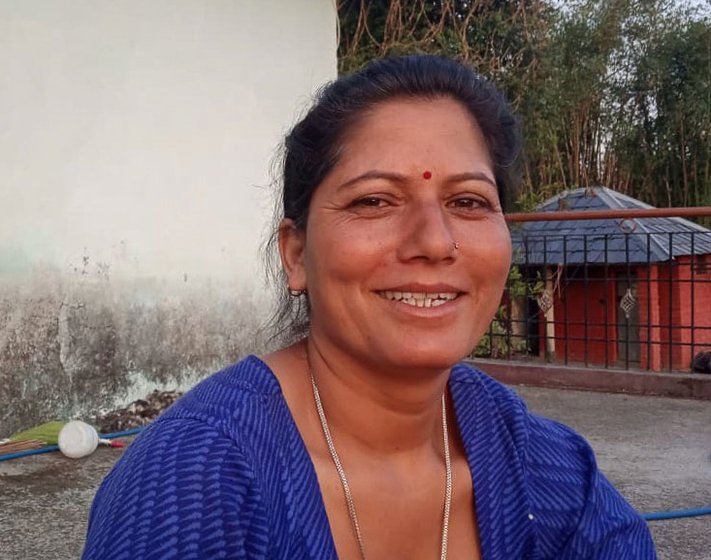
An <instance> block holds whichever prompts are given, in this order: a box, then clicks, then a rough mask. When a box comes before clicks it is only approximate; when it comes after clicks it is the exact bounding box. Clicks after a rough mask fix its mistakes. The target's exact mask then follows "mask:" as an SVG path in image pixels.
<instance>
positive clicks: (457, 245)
mask: <svg viewBox="0 0 711 560" xmlns="http://www.w3.org/2000/svg"><path fill="white" fill-rule="evenodd" d="M453 245H454V250H455V251H456V250H457V249H459V243H457V242H456V241H454V242H453Z"/></svg>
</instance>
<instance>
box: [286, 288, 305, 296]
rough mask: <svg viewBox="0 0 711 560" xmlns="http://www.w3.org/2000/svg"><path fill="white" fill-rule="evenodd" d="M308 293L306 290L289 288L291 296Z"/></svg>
mask: <svg viewBox="0 0 711 560" xmlns="http://www.w3.org/2000/svg"><path fill="white" fill-rule="evenodd" d="M305 294H306V290H292V289H291V288H289V295H290V296H291V297H300V296H303V295H305Z"/></svg>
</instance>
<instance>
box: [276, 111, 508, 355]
mask: <svg viewBox="0 0 711 560" xmlns="http://www.w3.org/2000/svg"><path fill="white" fill-rule="evenodd" d="M455 244H458V248H455ZM281 250H282V257H283V260H284V263H285V267H286V270H287V276H288V278H289V286H290V287H291V288H292V289H302V288H306V289H308V293H309V296H308V297H309V300H310V304H311V333H310V336H311V337H312V339H313V341H314V343H316V344H319V347H320V348H321V349H322V350H325V349H326V348H328V349H329V350H336V351H339V352H341V353H345V354H346V355H349V356H351V357H353V358H355V359H357V360H359V361H360V362H361V363H364V364H367V363H373V364H374V365H375V366H376V367H388V366H389V367H393V368H398V367H406V368H411V367H424V368H433V367H436V368H446V367H450V366H451V365H452V364H454V363H455V362H457V361H458V360H460V359H461V358H462V357H464V356H466V355H468V354H469V353H470V352H471V350H472V348H473V347H474V346H475V345H476V343H477V341H478V340H479V338H480V337H481V336H482V334H483V333H484V332H485V330H486V329H487V327H488V325H489V322H490V321H491V319H492V316H493V314H494V312H495V311H496V309H497V307H498V305H499V301H500V297H501V292H502V289H503V286H504V282H505V280H506V276H507V272H508V268H509V262H510V258H511V242H510V238H509V233H508V229H507V227H506V223H505V221H504V217H503V214H502V209H501V205H500V201H499V197H498V194H497V190H496V186H495V183H494V172H493V169H492V163H491V159H490V156H489V152H488V149H487V145H486V143H485V140H484V137H483V135H482V133H481V130H480V129H479V126H478V125H476V124H475V123H474V122H473V120H472V118H471V116H470V115H469V113H468V112H467V111H466V110H465V109H464V108H463V107H462V106H461V105H460V104H459V103H458V102H456V101H454V100H452V99H449V98H438V99H435V100H419V99H400V100H392V101H388V102H384V103H381V104H379V105H377V106H376V107H375V108H374V109H373V110H372V111H370V112H368V113H367V115H366V116H364V117H363V118H362V119H361V120H360V121H359V123H358V125H357V126H355V127H354V128H353V129H351V131H350V133H349V135H348V136H347V138H346V139H345V141H344V144H343V149H342V151H341V153H340V159H339V162H338V164H337V165H336V166H335V167H334V169H333V170H332V171H331V173H330V174H329V175H328V176H327V177H326V179H325V180H324V181H323V182H322V183H321V184H320V185H319V186H318V187H317V189H316V190H315V192H314V195H313V197H312V200H311V204H310V208H309V218H308V223H307V226H306V231H305V232H303V231H299V230H297V229H295V228H289V227H287V228H284V229H282V236H281Z"/></svg>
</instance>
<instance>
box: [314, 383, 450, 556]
mask: <svg viewBox="0 0 711 560" xmlns="http://www.w3.org/2000/svg"><path fill="white" fill-rule="evenodd" d="M309 373H310V375H311V386H312V387H313V390H314V400H315V401H316V410H317V411H318V416H319V418H320V419H321V427H322V428H323V435H324V437H325V438H326V444H327V445H328V450H329V451H330V453H331V458H332V459H333V463H334V465H336V470H337V471H338V476H339V478H340V479H341V486H343V494H344V495H345V498H346V506H347V507H348V515H349V516H350V518H351V526H352V528H353V534H354V535H355V538H356V541H358V548H359V549H360V556H361V558H362V560H366V555H365V544H364V543H363V536H362V535H361V532H360V525H358V516H357V515H356V509H355V503H354V501H353V496H352V495H351V489H350V487H349V486H348V478H347V477H346V471H345V470H344V469H343V465H342V464H341V460H340V459H339V458H338V453H337V452H336V446H335V445H334V444H333V438H332V437H331V430H330V429H329V427H328V422H327V421H326V414H325V413H324V411H323V405H322V404H321V394H320V393H319V390H318V385H316V380H315V379H314V375H313V373H312V372H309ZM442 434H443V437H444V467H445V472H446V475H445V492H444V515H443V521H442V547H441V554H440V560H446V558H447V541H448V539H449V512H450V510H451V508H452V458H451V456H450V454H449V431H448V430H447V409H446V406H445V399H444V395H442Z"/></svg>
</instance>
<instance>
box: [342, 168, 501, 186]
mask: <svg viewBox="0 0 711 560" xmlns="http://www.w3.org/2000/svg"><path fill="white" fill-rule="evenodd" d="M371 179H385V180H387V181H392V182H394V183H404V182H405V181H407V180H408V177H407V176H406V175H401V174H400V173H393V172H391V171H380V170H378V169H372V170H370V171H366V172H365V173H361V174H360V175H357V176H356V177H353V178H352V179H348V180H347V181H346V182H345V183H341V184H340V185H339V186H338V189H339V190H340V189H345V188H347V187H350V186H352V185H355V184H356V183H360V182H361V181H368V180H371ZM464 181H481V182H484V183H488V184H489V185H491V186H492V187H493V188H494V189H496V188H497V186H496V181H495V180H494V179H492V178H491V177H489V176H488V175H487V174H486V173H482V172H480V171H465V172H464V173H457V174H456V175H450V176H449V177H447V178H446V182H447V183H462V182H464Z"/></svg>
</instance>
